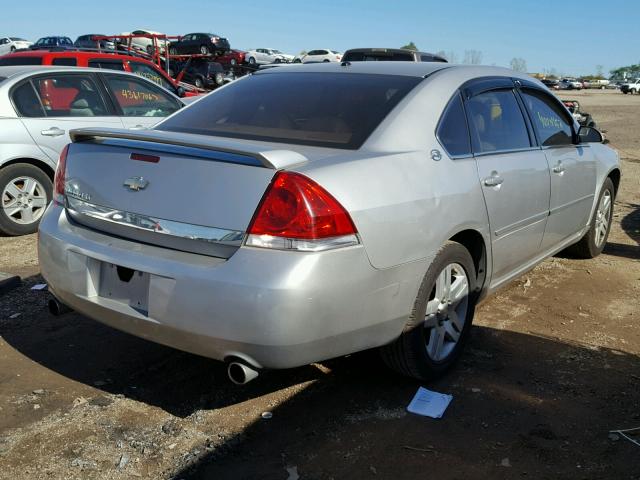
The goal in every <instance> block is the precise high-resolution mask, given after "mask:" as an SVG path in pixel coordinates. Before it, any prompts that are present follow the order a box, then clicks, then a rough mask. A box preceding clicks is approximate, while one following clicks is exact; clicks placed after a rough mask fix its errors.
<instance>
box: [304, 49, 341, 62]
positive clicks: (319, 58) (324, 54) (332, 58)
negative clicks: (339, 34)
mask: <svg viewBox="0 0 640 480" xmlns="http://www.w3.org/2000/svg"><path fill="white" fill-rule="evenodd" d="M340 60H342V54H341V53H340V52H336V51H335V50H329V49H328V48H321V49H319V50H309V51H308V52H307V53H306V54H305V55H300V56H298V57H296V58H295V59H294V60H293V62H294V63H317V62H339V61H340Z"/></svg>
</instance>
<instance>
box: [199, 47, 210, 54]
mask: <svg viewBox="0 0 640 480" xmlns="http://www.w3.org/2000/svg"><path fill="white" fill-rule="evenodd" d="M200 53H201V54H202V55H209V53H211V52H210V50H209V47H207V46H206V45H201V46H200Z"/></svg>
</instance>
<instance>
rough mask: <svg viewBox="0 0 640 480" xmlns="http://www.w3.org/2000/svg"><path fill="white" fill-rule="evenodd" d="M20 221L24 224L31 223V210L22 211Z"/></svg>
mask: <svg viewBox="0 0 640 480" xmlns="http://www.w3.org/2000/svg"><path fill="white" fill-rule="evenodd" d="M22 221H23V222H24V223H31V222H33V210H31V208H24V209H22Z"/></svg>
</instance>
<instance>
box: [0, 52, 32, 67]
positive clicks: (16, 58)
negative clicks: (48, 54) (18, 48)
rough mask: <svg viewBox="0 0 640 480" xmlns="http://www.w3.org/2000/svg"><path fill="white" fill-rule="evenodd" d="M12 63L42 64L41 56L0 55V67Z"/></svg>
mask: <svg viewBox="0 0 640 480" xmlns="http://www.w3.org/2000/svg"><path fill="white" fill-rule="evenodd" d="M12 65H42V57H26V56H25V57H22V56H20V55H19V54H18V55H7V56H5V57H0V67H8V66H12Z"/></svg>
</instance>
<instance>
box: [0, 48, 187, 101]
mask: <svg viewBox="0 0 640 480" xmlns="http://www.w3.org/2000/svg"><path fill="white" fill-rule="evenodd" d="M8 65H64V66H67V67H69V66H72V67H93V68H106V69H110V70H121V71H125V72H132V73H135V74H136V75H140V76H141V77H144V78H146V79H148V80H151V81H152V82H155V83H157V84H158V85H160V86H161V87H163V88H165V89H167V90H169V91H170V92H171V93H173V94H175V95H177V96H179V97H192V96H195V95H198V94H199V92H197V91H187V90H185V89H184V88H183V87H182V86H180V85H179V83H178V82H177V81H175V80H174V79H173V78H171V77H170V76H169V75H167V72H165V71H164V70H162V69H161V68H160V67H158V66H157V65H156V64H155V63H153V62H150V61H149V60H145V59H144V58H140V57H137V56H134V55H128V54H123V53H116V52H114V53H108V52H89V51H82V50H61V51H52V50H34V51H28V52H14V53H10V54H9V55H4V56H2V57H0V66H8Z"/></svg>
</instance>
